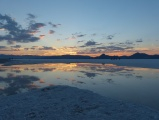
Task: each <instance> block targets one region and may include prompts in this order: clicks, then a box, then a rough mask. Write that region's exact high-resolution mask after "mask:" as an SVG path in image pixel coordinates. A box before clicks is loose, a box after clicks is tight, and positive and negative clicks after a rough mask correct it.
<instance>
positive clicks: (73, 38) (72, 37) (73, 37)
mask: <svg viewBox="0 0 159 120" xmlns="http://www.w3.org/2000/svg"><path fill="white" fill-rule="evenodd" d="M66 40H76V37H75V36H71V37H68V38H66Z"/></svg>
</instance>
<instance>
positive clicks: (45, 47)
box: [39, 46, 56, 50]
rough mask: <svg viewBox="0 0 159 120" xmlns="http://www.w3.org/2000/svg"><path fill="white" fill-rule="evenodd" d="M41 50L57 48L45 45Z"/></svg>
mask: <svg viewBox="0 0 159 120" xmlns="http://www.w3.org/2000/svg"><path fill="white" fill-rule="evenodd" d="M39 50H56V49H55V48H53V47H47V46H43V47H42V48H39Z"/></svg>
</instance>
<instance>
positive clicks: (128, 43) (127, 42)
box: [125, 40, 133, 45]
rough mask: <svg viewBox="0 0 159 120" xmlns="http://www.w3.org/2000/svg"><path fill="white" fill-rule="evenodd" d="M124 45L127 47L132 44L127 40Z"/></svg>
mask: <svg viewBox="0 0 159 120" xmlns="http://www.w3.org/2000/svg"><path fill="white" fill-rule="evenodd" d="M125 44H127V45H133V42H131V41H129V40H127V41H126V42H125Z"/></svg>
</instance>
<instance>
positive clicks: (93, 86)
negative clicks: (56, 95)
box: [0, 63, 159, 109]
mask: <svg viewBox="0 0 159 120" xmlns="http://www.w3.org/2000/svg"><path fill="white" fill-rule="evenodd" d="M158 73H159V70H158V69H149V68H137V67H126V66H117V65H114V64H94V63H70V64H65V63H47V64H27V65H13V66H0V94H1V95H12V94H17V93H20V92H26V91H29V90H32V89H39V88H42V87H46V86H55V85H68V86H74V87H78V88H81V89H88V90H91V91H93V92H95V93H98V94H101V95H103V96H106V97H110V98H113V99H118V100H126V101H130V102H134V103H141V104H145V105H148V106H150V107H153V108H156V109H159V94H158V93H157V91H158V90H159V87H158V86H159V74H158Z"/></svg>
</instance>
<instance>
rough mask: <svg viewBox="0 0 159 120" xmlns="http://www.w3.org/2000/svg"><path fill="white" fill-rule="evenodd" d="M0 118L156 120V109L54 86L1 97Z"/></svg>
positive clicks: (79, 90)
mask: <svg viewBox="0 0 159 120" xmlns="http://www.w3.org/2000/svg"><path fill="white" fill-rule="evenodd" d="M0 120H159V112H158V111H156V110H152V109H150V108H148V107H145V106H140V105H134V104H131V103H126V102H123V101H116V100H112V99H109V98H106V97H102V96H100V95H98V94H95V93H93V92H90V91H88V90H81V89H78V88H74V87H68V86H56V87H48V88H43V89H39V90H34V91H30V92H27V93H22V94H16V95H11V96H6V97H2V96H1V97H0Z"/></svg>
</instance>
